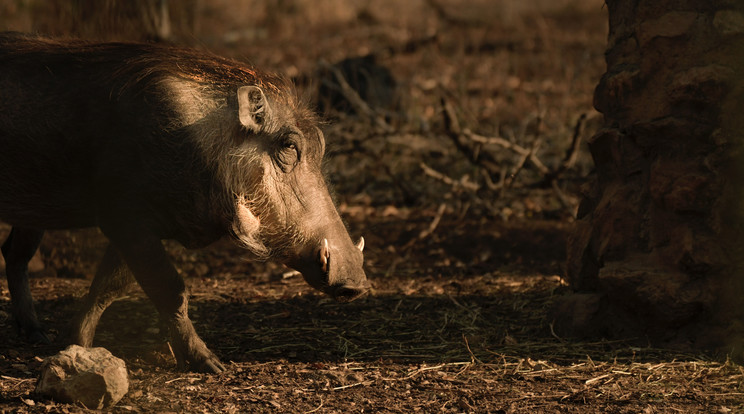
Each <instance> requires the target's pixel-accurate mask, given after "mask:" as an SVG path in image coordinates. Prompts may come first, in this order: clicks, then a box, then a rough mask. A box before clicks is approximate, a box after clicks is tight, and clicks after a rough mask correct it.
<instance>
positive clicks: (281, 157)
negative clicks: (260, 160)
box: [275, 138, 300, 173]
mask: <svg viewBox="0 0 744 414" xmlns="http://www.w3.org/2000/svg"><path fill="white" fill-rule="evenodd" d="M275 159H276V163H277V164H278V166H279V168H281V169H282V171H284V172H285V173H286V172H290V171H292V169H293V168H294V167H295V166H296V165H297V164H298V163H299V162H300V147H299V145H298V144H297V141H295V140H294V139H292V138H287V139H286V140H284V141H282V143H281V144H280V146H279V148H278V149H277V152H276V156H275Z"/></svg>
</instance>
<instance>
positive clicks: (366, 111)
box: [318, 60, 393, 132]
mask: <svg viewBox="0 0 744 414" xmlns="http://www.w3.org/2000/svg"><path fill="white" fill-rule="evenodd" d="M318 65H319V66H320V67H321V68H322V69H325V70H327V71H329V72H331V73H333V76H334V77H335V78H336V82H338V85H339V86H340V87H341V89H340V90H339V92H341V94H342V95H344V98H346V100H347V101H349V103H350V104H351V106H352V107H354V110H355V111H357V113H358V114H361V115H363V116H366V117H367V118H369V119H371V120H372V121H373V122H374V123H375V124H376V125H377V126H378V127H380V128H381V129H382V130H383V131H385V132H392V131H393V128H392V127H391V126H390V125H389V124H388V123H387V122H385V120H384V119H383V118H382V116H380V115H379V114H377V112H375V111H374V110H373V109H372V108H370V106H369V105H367V103H366V102H364V99H362V98H361V97H360V96H359V94H358V93H357V92H356V91H355V90H354V88H352V87H351V86H350V85H349V82H347V81H346V78H345V77H344V74H343V73H342V72H341V69H339V68H337V67H336V66H333V65H331V64H329V63H328V62H326V61H324V60H321V61H320V62H319V63H318Z"/></svg>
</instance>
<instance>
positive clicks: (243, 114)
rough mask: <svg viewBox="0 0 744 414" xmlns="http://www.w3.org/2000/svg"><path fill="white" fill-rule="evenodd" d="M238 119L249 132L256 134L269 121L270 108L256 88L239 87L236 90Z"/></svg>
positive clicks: (264, 96)
mask: <svg viewBox="0 0 744 414" xmlns="http://www.w3.org/2000/svg"><path fill="white" fill-rule="evenodd" d="M238 117H239V118H240V123H241V124H243V126H244V127H246V128H247V129H248V130H249V131H252V132H254V133H255V132H258V131H260V130H261V128H262V127H263V126H264V124H266V122H267V121H268V120H270V119H271V107H270V106H269V102H268V100H267V99H266V95H264V93H263V90H261V88H259V87H258V86H253V85H251V86H241V87H240V88H239V89H238Z"/></svg>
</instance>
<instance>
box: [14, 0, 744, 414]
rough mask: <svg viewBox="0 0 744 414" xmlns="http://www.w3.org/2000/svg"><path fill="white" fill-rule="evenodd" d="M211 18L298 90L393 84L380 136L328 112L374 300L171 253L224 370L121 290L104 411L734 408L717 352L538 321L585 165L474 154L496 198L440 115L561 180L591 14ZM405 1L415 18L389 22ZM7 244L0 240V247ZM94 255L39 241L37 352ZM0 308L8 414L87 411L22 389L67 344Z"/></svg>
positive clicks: (224, 35)
mask: <svg viewBox="0 0 744 414" xmlns="http://www.w3.org/2000/svg"><path fill="white" fill-rule="evenodd" d="M50 3H60V2H50ZM205 3H206V2H205ZM208 3H209V4H210V5H212V6H206V5H205V6H203V7H205V8H206V7H214V9H209V10H204V13H203V16H202V20H201V23H200V30H201V33H200V35H199V37H198V38H199V42H197V43H199V44H201V45H206V46H207V47H209V48H210V49H212V50H215V51H218V52H220V53H222V54H225V55H230V56H236V57H239V58H245V57H250V60H251V61H252V62H253V63H255V64H256V65H257V66H259V67H263V68H268V69H271V70H276V71H279V72H282V73H284V74H286V75H287V76H292V77H295V78H296V79H297V80H298V82H299V83H300V84H301V86H304V87H305V88H307V89H308V90H310V91H311V92H312V86H313V82H314V81H313V78H312V74H313V73H314V70H315V66H316V64H317V62H318V61H319V60H321V59H323V60H326V61H328V62H331V63H332V62H335V61H338V60H340V59H343V58H345V57H350V56H351V57H353V56H360V55H365V54H367V53H373V54H375V55H377V61H378V63H381V64H383V65H385V66H386V67H388V68H390V70H391V72H392V73H393V75H394V76H395V77H396V79H397V80H398V85H399V88H398V92H397V93H398V94H399V99H398V101H399V102H398V103H397V105H396V106H393V107H391V108H385V109H383V110H381V111H382V113H383V114H384V118H385V120H386V122H387V123H388V125H390V126H391V127H392V132H391V130H384V129H382V130H381V129H380V128H378V126H375V124H374V123H373V122H370V120H369V119H364V118H363V117H354V116H348V115H341V114H334V115H333V116H332V117H331V120H332V123H330V124H329V125H327V126H326V128H325V129H326V137H327V140H328V142H329V156H328V173H329V179H330V181H331V182H332V183H333V184H334V187H335V189H336V193H337V198H338V201H339V206H340V211H341V213H342V215H343V216H344V219H345V220H346V221H347V222H348V225H349V228H350V230H351V233H352V235H353V236H354V238H356V237H358V236H359V235H362V234H363V235H364V237H365V239H366V241H367V243H366V245H367V247H366V248H365V263H366V269H367V274H368V276H369V279H370V280H371V282H372V284H373V285H374V289H373V291H372V293H371V294H370V295H368V296H366V297H364V298H362V299H359V300H357V301H355V302H352V303H349V304H337V303H334V302H332V301H331V300H330V299H329V298H327V297H324V296H322V295H320V294H319V293H316V292H314V291H312V290H311V288H309V287H308V286H307V285H306V284H305V283H304V281H303V280H302V278H301V277H300V276H297V275H293V274H291V273H288V271H287V269H286V268H283V267H282V266H280V265H277V264H274V263H251V262H248V261H246V260H244V259H243V258H242V256H241V254H242V253H241V251H240V249H238V248H236V247H235V246H233V245H232V244H231V243H229V242H227V241H224V242H220V243H217V244H216V245H214V246H212V247H210V248H208V249H204V250H197V251H189V250H185V249H183V248H181V247H179V246H177V245H175V244H174V243H170V242H166V246H167V247H168V250H169V251H170V253H171V254H172V256H173V259H174V262H175V263H176V266H177V268H178V269H179V271H180V272H181V273H182V274H183V275H184V276H185V277H186V280H187V283H188V284H189V286H190V288H191V292H192V298H191V309H190V311H191V317H192V319H193V321H194V323H195V325H196V328H197V331H198V332H199V333H200V334H201V335H202V337H203V338H204V340H205V341H206V343H207V344H208V345H209V346H210V347H211V349H212V350H213V351H215V352H216V353H217V354H218V355H219V356H220V357H221V358H222V360H223V362H225V364H226V365H227V367H228V369H227V371H226V372H225V373H222V374H219V375H205V374H194V373H187V372H179V371H177V370H176V369H175V361H174V359H173V357H172V355H171V354H170V351H169V349H168V347H167V345H166V343H165V342H164V340H163V338H162V337H161V336H160V334H159V332H158V329H157V326H158V325H157V317H156V314H155V310H154V308H153V306H152V305H151V304H150V303H149V302H148V301H147V300H146V298H145V297H144V296H143V294H142V293H141V291H139V290H135V291H133V292H132V293H131V295H129V296H128V297H126V298H123V299H122V300H120V301H119V302H116V303H115V304H114V305H112V306H111V308H110V309H109V310H108V311H107V312H106V313H105V314H104V316H103V318H102V320H101V323H100V324H99V328H98V332H97V335H96V343H95V345H96V346H103V347H106V348H108V349H109V350H110V351H112V352H113V353H114V354H115V355H117V356H119V357H121V358H123V359H124V360H125V362H126V364H127V367H128V368H129V371H130V390H129V393H128V394H127V395H126V396H125V397H124V398H123V399H122V400H121V401H120V402H119V403H118V404H117V405H116V406H115V407H114V408H113V409H112V411H114V412H298V413H302V412H304V413H312V412H317V413H335V412H401V413H403V412H405V413H408V412H427V413H428V412H453V413H470V412H473V413H480V412H484V413H485V412H489V413H536V412H577V413H578V412H581V413H584V412H590V413H594V412H596V413H638V412H644V413H676V412H699V413H711V412H718V413H729V412H744V369H742V367H741V366H739V365H737V364H735V363H732V362H730V361H728V360H727V359H726V357H725V355H712V354H705V353H702V352H698V351H692V350H685V349H683V348H680V349H677V350H669V349H657V348H653V347H649V346H648V343H647V341H646V339H645V338H620V339H614V340H606V339H602V338H595V339H592V340H579V339H571V338H562V337H560V336H559V335H557V334H556V333H555V332H554V331H553V329H552V322H553V320H552V317H550V316H549V315H551V312H550V310H551V309H552V308H553V304H554V302H555V299H556V298H557V297H560V296H562V295H564V294H565V293H567V292H568V290H569V289H568V288H567V287H566V286H565V284H564V282H563V279H562V275H563V274H564V273H563V266H564V262H565V243H566V238H567V236H568V234H569V232H570V230H571V226H572V220H573V219H572V217H573V215H574V212H575V209H576V204H577V201H578V200H579V197H580V191H579V187H580V185H581V184H582V183H583V182H585V180H586V177H587V175H588V174H590V173H591V169H592V165H591V159H590V157H589V156H588V154H587V153H586V151H584V150H583V149H582V151H581V152H580V153H579V154H578V158H577V160H576V162H575V163H574V164H573V165H572V166H571V168H570V169H568V170H567V171H565V172H564V173H563V174H562V175H561V176H560V179H559V180H557V182H556V183H555V185H554V186H552V187H551V186H549V185H548V186H545V185H540V183H541V182H542V180H543V178H544V177H543V176H544V173H542V172H540V171H539V169H538V168H535V165H534V164H531V163H530V162H527V163H524V162H523V161H521V160H520V156H519V154H515V153H514V152H512V151H509V150H507V149H504V148H503V147H500V146H498V145H495V146H494V145H491V146H489V145H483V146H482V147H479V148H478V151H482V152H488V153H490V154H491V156H492V158H493V159H494V160H496V161H498V162H499V165H501V166H503V169H504V174H502V182H505V181H509V182H510V183H509V185H508V186H505V187H502V188H501V189H493V188H491V187H489V185H488V181H487V180H486V179H485V174H484V170H487V168H486V167H484V166H483V165H479V164H478V163H473V162H470V161H469V159H470V158H469V157H468V156H466V155H464V154H463V153H462V152H461V151H460V150H458V148H457V147H456V146H455V145H454V144H453V142H452V140H451V137H450V136H448V131H447V126H446V125H445V123H444V122H443V118H442V107H441V101H442V99H443V98H444V100H446V101H448V102H449V103H450V104H452V105H453V107H454V108H455V113H456V115H457V117H459V120H460V123H461V124H462V125H461V126H462V127H463V128H469V129H470V130H472V131H473V132H475V133H477V134H482V135H485V136H501V137H505V138H506V139H508V140H509V141H510V142H513V143H516V144H519V145H521V146H523V147H525V148H532V149H533V150H534V151H535V154H537V156H538V157H539V158H540V159H541V160H542V161H543V162H544V163H545V164H546V165H547V167H548V168H549V169H554V168H555V167H556V166H557V165H559V164H560V163H561V161H562V160H563V159H564V156H565V153H566V151H567V149H568V147H569V145H570V143H571V141H572V136H573V130H574V126H575V125H576V123H577V119H579V116H580V115H581V114H587V119H588V121H587V127H586V128H585V130H586V132H584V133H583V134H581V137H582V138H584V139H585V138H587V137H588V136H590V135H591V133H592V131H593V130H595V129H596V128H597V125H598V123H599V120H598V117H597V116H596V114H595V113H594V112H593V110H592V108H591V102H592V91H593V88H594V85H596V83H597V80H598V79H599V77H600V76H601V74H602V72H603V71H604V62H603V52H604V46H605V38H606V31H607V25H606V16H605V15H604V11H603V10H601V8H600V7H599V5H596V4H594V2H583V1H573V2H571V1H564V2H561V1H557V2H542V1H537V0H535V1H534V3H535V4H536V5H543V6H545V4H547V3H551V4H552V3H555V4H562V5H564V6H560V7H557V6H556V7H553V8H551V9H550V10H547V11H543V12H538V13H534V12H532V11H530V10H528V11H527V12H525V11H524V10H522V11H520V10H517V9H516V8H514V9H509V10H508V11H509V12H510V13H511V14H508V15H507V14H504V13H506V10H502V11H504V13H501V11H499V10H495V9H494V7H495V6H493V4H494V2H491V1H471V2H468V7H460V6H462V4H461V3H462V2H461V1H460V0H441V1H439V2H436V1H428V2H416V1H411V2H388V1H381V2H372V3H373V4H381V5H383V6H384V7H383V6H381V7H379V8H378V9H371V8H368V9H364V8H363V7H362V9H360V7H361V6H359V7H357V6H358V5H359V4H362V3H364V2H357V3H354V2H349V4H351V3H353V4H356V5H357V6H348V5H347V6H346V7H351V8H352V9H353V8H354V7H356V8H357V9H353V10H351V11H349V10H346V9H344V7H342V6H340V4H341V3H343V2H333V1H330V0H329V1H325V2H323V1H318V2H309V3H308V2H306V1H302V0H297V1H295V2H281V4H285V3H286V4H290V3H292V4H294V3H297V4H299V5H300V6H297V7H296V8H292V7H288V6H286V5H285V6H284V7H285V8H287V10H280V12H281V13H283V14H281V16H279V17H281V18H278V17H277V15H275V14H274V13H272V12H271V10H270V9H266V8H261V7H258V9H251V8H248V9H247V10H246V7H237V6H236V7H232V6H235V5H236V4H237V2H234V1H232V0H220V1H215V2H208ZM248 3H251V4H253V5H254V6H255V4H264V3H263V2H261V1H255V2H246V4H248ZM316 3H317V4H319V5H320V4H326V5H327V4H331V3H333V4H335V6H334V7H335V8H332V10H334V13H335V14H334V13H329V12H328V9H323V8H322V7H321V6H318V8H317V10H314V8H313V7H308V4H312V5H314V4H316ZM404 3H405V4H406V5H408V6H407V7H409V6H410V7H411V8H412V10H407V9H406V10H405V11H403V10H401V11H397V12H392V11H391V10H396V9H395V7H393V6H391V4H399V5H402V4H404ZM514 3H515V4H517V3H519V2H514ZM588 3H591V5H590V6H587V5H586V4H588ZM18 4H21V3H17V2H9V1H3V0H0V6H3V7H5V9H7V10H6V11H7V13H5V16H13V14H12V13H11V12H14V13H16V15H15V16H16V20H15V21H14V22H15V23H14V24H15V25H13V24H9V23H8V21H10V20H11V19H10V18H8V21H3V17H2V15H0V28H4V27H11V28H15V29H19V28H20V29H21V30H32V29H34V28H38V27H39V26H29V27H26V26H23V24H31V23H28V22H33V21H34V19H37V20H36V21H41V20H43V19H47V20H44V22H45V24H46V25H47V26H46V27H49V26H48V25H49V24H50V22H49V21H48V19H49V18H50V17H49V16H45V15H43V14H40V16H41V17H39V16H36V17H34V16H29V15H24V14H23V13H24V9H23V8H22V6H18ZM40 4H44V3H40ZM241 4H242V2H241ZM344 4H345V3H344ZM436 4H442V5H444V6H443V7H440V8H437V7H435V5H436ZM565 4H576V5H574V6H565ZM302 5H304V6H302ZM385 5H387V6H385ZM388 6H390V7H388ZM13 7H15V9H14V8H13ZM19 7H20V9H19ZM416 7H418V8H419V9H416ZM220 8H222V11H221V12H220ZM40 9H43V8H42V7H39V6H38V5H37V7H36V9H34V10H37V13H41V12H39V11H38V10H40ZM0 10H3V9H2V7H0ZM225 10H230V11H229V12H225ZM267 10H268V11H267ZM535 10H537V9H535ZM241 13H242V14H241ZM406 13H408V14H406ZM174 14H175V12H174ZM57 15H60V13H57V14H54V13H52V14H50V16H52V18H54V16H57ZM349 16H352V18H350V17H349ZM262 19H263V20H262ZM323 19H330V20H333V21H332V22H330V23H329V22H328V21H324V20H323ZM308 21H309V22H310V23H308ZM24 22H25V23H24ZM233 22H237V23H235V24H233ZM246 22H248V23H250V24H249V25H248V26H249V27H250V28H251V29H250V30H248V29H245V24H246ZM238 23H240V24H243V25H244V26H240V25H239V24H238ZM19 25H20V26H19ZM238 27H242V28H241V29H240V31H236V30H238V29H237V28H238ZM299 27H301V28H302V30H300V29H298V28H299ZM341 32H342V33H343V34H344V35H343V36H339V35H338V34H339V33H341ZM228 34H229V36H228ZM192 39H193V37H192ZM236 39H237V40H236ZM450 132H451V131H450ZM422 162H425V163H426V165H427V166H428V167H430V168H431V169H433V170H436V171H438V172H440V173H442V174H443V175H444V176H445V178H449V179H450V181H447V180H446V179H442V177H437V176H436V175H433V174H431V173H427V172H426V171H428V170H425V169H424V168H423V167H422V166H421V163H422ZM490 173H491V177H490V179H494V178H495V179H496V180H498V179H499V174H498V172H495V171H490ZM504 180H505V181H504ZM472 183H475V184H476V185H477V187H478V188H477V189H474V187H473V186H470V184H472ZM8 229H9V228H8V227H7V226H2V225H0V237H4V236H5V235H7V232H8ZM104 244H105V240H104V239H103V237H102V236H101V235H100V233H98V232H97V231H96V230H81V231H57V232H50V233H48V234H47V235H46V236H45V239H44V242H43V244H42V247H41V249H40V252H41V253H40V258H41V259H42V263H43V269H40V270H39V271H38V272H36V273H34V275H33V277H32V280H31V288H32V292H33V295H34V298H35V299H36V300H37V301H38V304H37V311H38V313H39V315H40V318H41V319H42V321H43V323H44V324H45V325H46V326H47V327H48V328H49V331H50V334H51V336H53V337H56V336H59V335H60V333H61V332H63V331H64V327H65V323H66V321H68V320H69V319H70V318H71V316H72V315H73V313H74V311H75V306H76V304H77V302H78V299H79V298H80V297H81V296H82V295H84V294H85V292H86V289H87V286H88V285H89V283H90V282H89V281H90V279H91V277H92V275H93V274H94V272H95V266H96V262H97V260H98V259H100V257H101V255H102V253H103V246H104ZM0 264H1V263H0ZM9 300H10V299H9V295H8V290H7V284H6V283H5V281H4V280H3V281H2V283H0V330H2V332H5V334H4V335H3V337H4V339H3V340H2V341H0V412H18V413H26V412H33V413H45V412H73V413H77V412H86V411H87V410H86V409H85V408H84V407H81V406H79V405H74V404H61V403H56V402H53V401H49V400H46V399H44V398H41V397H38V396H36V395H34V394H33V393H32V391H33V388H34V384H35V381H36V376H37V375H38V368H39V365H40V364H41V361H42V359H43V358H44V357H46V356H48V355H51V354H53V353H55V352H57V351H58V350H59V349H61V348H62V347H63V344H60V343H55V344H54V345H51V346H36V345H34V346H32V345H28V344H26V343H25V342H24V341H23V340H22V339H21V338H20V337H19V336H18V335H17V334H16V332H15V329H14V325H13V321H12V317H11V316H10V302H9Z"/></svg>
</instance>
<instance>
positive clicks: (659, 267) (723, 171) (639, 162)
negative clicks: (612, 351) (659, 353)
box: [555, 0, 744, 352]
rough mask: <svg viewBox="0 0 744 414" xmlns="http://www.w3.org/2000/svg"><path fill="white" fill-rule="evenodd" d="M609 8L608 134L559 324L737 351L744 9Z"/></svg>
mask: <svg viewBox="0 0 744 414" xmlns="http://www.w3.org/2000/svg"><path fill="white" fill-rule="evenodd" d="M606 4H607V7H608V9H609V18H610V33H609V37H608V47H607V52H606V60H607V72H606V73H605V74H604V76H603V77H602V79H601V81H600V83H599V85H598V86H597V89H596V91H595V97H594V105H595V107H596V108H597V110H599V111H600V112H602V113H603V114H604V116H605V123H604V127H603V128H602V129H600V130H599V131H597V133H596V134H595V135H594V136H593V137H592V139H591V140H590V143H589V146H590V150H591V153H592V156H593V158H594V162H595V164H596V172H597V174H596V179H595V180H594V182H593V183H592V188H591V189H590V190H589V191H588V194H586V195H585V198H584V200H583V202H582V204H581V206H580V207H579V214H578V221H577V223H576V227H575V230H574V232H573V235H572V237H571V240H570V241H569V246H568V263H567V276H568V281H569V282H570V284H571V285H572V287H573V288H574V289H575V290H576V291H577V292H578V293H576V294H574V295H571V296H568V297H566V298H564V299H563V300H562V301H559V304H558V306H557V308H556V313H555V315H556V325H557V326H558V327H560V328H561V329H562V332H563V333H564V334H567V335H569V334H573V335H592V336H594V335H605V336H607V335H609V336H612V337H631V336H635V337H641V338H643V340H644V341H645V340H646V339H647V338H648V339H650V340H651V341H652V342H656V343H664V344H669V343H686V344H691V345H693V346H697V347H706V348H710V347H716V348H719V349H721V348H725V347H728V348H727V349H728V352H730V351H731V349H732V348H731V347H732V346H738V347H739V350H738V351H737V352H741V333H742V322H744V321H743V319H744V318H743V317H744V308H743V307H742V301H743V300H744V271H743V270H744V266H743V262H744V243H742V239H744V237H743V236H744V225H743V224H744V220H742V218H743V213H744V209H742V207H744V205H743V204H742V201H743V200H744V197H742V196H743V193H744V156H743V154H744V152H743V151H742V149H743V148H742V147H743V145H742V144H743V143H744V139H743V138H744V77H743V76H742V75H743V74H744V3H743V2H740V1H733V0H711V1H705V2H703V1H696V0H688V1H684V0H683V1H679V0H677V1H670V0H607V2H606Z"/></svg>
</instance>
